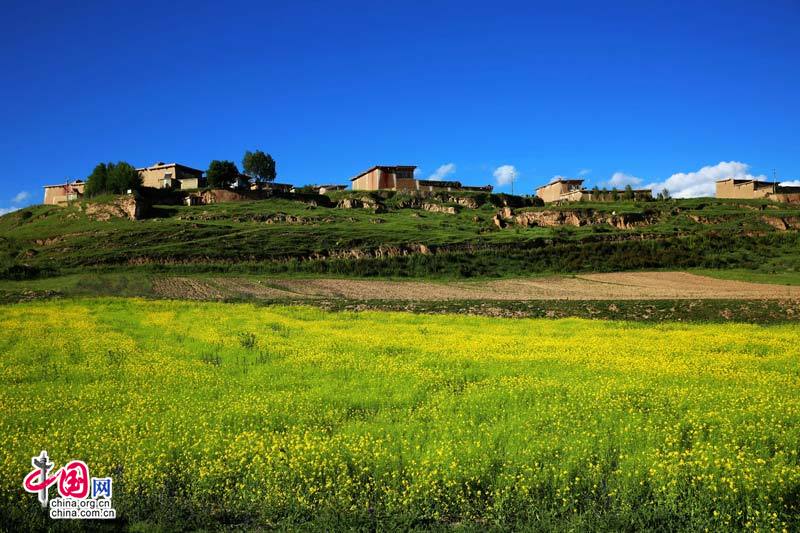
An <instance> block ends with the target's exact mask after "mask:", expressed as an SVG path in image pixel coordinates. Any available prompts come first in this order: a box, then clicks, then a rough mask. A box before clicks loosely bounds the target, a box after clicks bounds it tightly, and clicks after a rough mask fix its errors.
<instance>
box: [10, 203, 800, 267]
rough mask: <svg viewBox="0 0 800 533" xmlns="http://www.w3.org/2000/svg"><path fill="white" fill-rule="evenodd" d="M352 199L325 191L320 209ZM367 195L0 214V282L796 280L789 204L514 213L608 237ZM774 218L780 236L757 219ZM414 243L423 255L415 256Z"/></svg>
mask: <svg viewBox="0 0 800 533" xmlns="http://www.w3.org/2000/svg"><path fill="white" fill-rule="evenodd" d="M363 196H365V194H364V193H361V194H356V193H352V192H349V193H339V194H338V195H336V197H335V198H334V200H336V199H341V198H344V197H363ZM367 196H369V195H367ZM370 197H371V198H372V201H374V202H378V203H376V204H375V205H379V207H380V209H378V210H376V209H364V208H358V209H345V208H341V207H336V203H335V201H332V200H331V199H329V198H327V197H303V196H297V197H291V198H271V199H266V200H260V201H242V202H229V203H220V204H212V205H204V206H193V207H186V206H156V207H155V208H154V209H153V210H152V211H151V213H150V216H149V218H146V219H144V220H136V221H134V220H127V219H121V218H112V219H110V220H106V221H99V220H94V219H92V217H90V216H88V215H87V214H86V210H87V206H88V204H87V203H86V202H83V203H82V204H76V205H72V206H68V207H55V206H34V207H30V208H26V209H23V210H20V211H17V212H14V213H10V214H8V215H5V216H3V217H0V279H34V278H45V277H52V276H57V275H73V274H86V273H93V274H94V273H108V272H119V271H135V272H149V273H182V274H187V273H188V274H202V273H227V272H231V273H236V274H240V275H242V274H244V275H246V274H269V275H287V276H296V275H300V276H320V275H321V276H347V277H398V278H426V279H431V278H439V279H454V278H460V279H466V278H491V277H513V276H527V275H534V274H542V273H573V272H609V271H623V270H642V269H650V270H652V269H687V268H702V269H738V270H740V271H742V272H752V273H753V274H754V275H758V276H762V277H768V276H770V275H772V274H776V273H777V274H781V273H789V274H790V275H791V276H795V274H796V273H798V272H800V252H798V250H800V240H798V239H800V237H798V232H797V231H796V230H797V228H796V223H797V222H796V221H797V220H800V218H799V217H800V209H798V207H797V206H791V205H781V204H773V203H770V202H767V201H758V200H751V201H745V200H715V199H709V198H700V199H690V200H671V201H663V202H662V201H653V202H633V201H618V202H613V203H592V202H581V203H579V204H571V205H568V206H547V207H534V206H530V205H526V206H523V207H519V208H515V211H514V212H515V214H525V213H529V212H542V211H548V212H557V211H566V212H570V213H576V214H577V215H579V216H581V217H584V218H585V217H591V216H600V217H601V218H602V217H607V216H610V215H611V214H612V213H614V214H625V215H630V216H633V217H634V218H635V217H640V218H646V219H647V220H648V222H647V223H646V224H644V225H640V226H636V227H629V228H622V229H620V228H617V227H614V226H611V225H609V224H607V223H604V222H600V223H591V224H589V223H587V224H585V225H582V226H580V227H575V226H569V225H567V226H559V227H544V226H527V227H526V226H522V225H519V224H513V223H512V224H510V225H509V226H508V227H505V228H503V229H500V228H498V227H496V226H495V225H494V224H493V222H492V218H493V217H494V216H495V214H496V213H497V212H498V210H499V209H500V206H501V205H502V203H503V202H511V203H512V204H514V205H516V204H520V205H523V204H525V203H526V202H528V203H530V202H532V200H530V199H528V198H520V197H507V196H501V195H486V194H467V193H462V194H460V195H449V194H443V195H440V196H435V197H431V198H424V199H420V198H414V197H410V196H407V195H402V194H394V193H392V192H383V193H380V194H378V193H373V194H372V195H371V196H370ZM105 201H109V199H105ZM455 201H471V202H474V205H472V207H465V206H460V205H457V204H456V203H454V202H455ZM321 202H327V203H326V204H324V205H323V204H322V203H321ZM423 204H428V206H429V207H430V206H433V207H437V208H452V209H455V210H456V212H455V213H453V214H450V213H442V212H434V211H431V210H429V209H425V208H423V207H422V205H423ZM778 220H788V221H790V224H792V225H793V226H792V227H793V228H794V229H790V230H788V231H787V230H780V229H777V228H776V227H774V226H773V225H771V224H770V223H769V221H772V223H773V224H774V223H776V221H778ZM421 245H424V246H425V247H426V249H427V251H428V252H429V253H419V249H420V246H421Z"/></svg>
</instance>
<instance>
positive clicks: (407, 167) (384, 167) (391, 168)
mask: <svg viewBox="0 0 800 533" xmlns="http://www.w3.org/2000/svg"><path fill="white" fill-rule="evenodd" d="M378 168H379V169H381V170H386V171H390V172H391V171H395V170H411V171H413V170H414V169H415V168H417V166H416V165H375V166H373V167H370V168H368V169H367V170H365V171H364V172H361V173H359V174H356V175H355V176H353V177H352V178H350V181H355V180H357V179H358V178H360V177H361V176H363V175H364V174H368V173H370V172H372V171H373V170H375V169H378Z"/></svg>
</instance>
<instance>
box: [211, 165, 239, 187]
mask: <svg viewBox="0 0 800 533" xmlns="http://www.w3.org/2000/svg"><path fill="white" fill-rule="evenodd" d="M238 177H239V169H238V168H236V164H234V162H233V161H218V160H216V159H215V160H214V161H212V162H211V163H210V164H209V165H208V170H206V179H207V180H208V185H209V187H216V188H221V189H227V188H228V187H230V186H231V184H232V183H233V182H234V181H236V178H238Z"/></svg>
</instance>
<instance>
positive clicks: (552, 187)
mask: <svg viewBox="0 0 800 533" xmlns="http://www.w3.org/2000/svg"><path fill="white" fill-rule="evenodd" d="M622 192H623V191H618V194H622ZM536 196H538V197H539V198H541V199H542V201H543V202H544V203H546V204H549V203H553V202H580V201H589V200H592V201H595V202H608V201H612V200H614V196H613V193H609V192H608V191H606V192H596V191H595V192H593V191H590V190H588V189H585V188H584V187H583V180H569V179H557V180H555V181H552V182H550V183H548V184H547V185H542V186H541V187H538V188H537V189H536ZM652 197H653V191H651V190H650V189H634V190H633V199H634V200H649V199H651V198H652Z"/></svg>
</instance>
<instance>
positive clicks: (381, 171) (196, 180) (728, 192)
mask: <svg viewBox="0 0 800 533" xmlns="http://www.w3.org/2000/svg"><path fill="white" fill-rule="evenodd" d="M234 168H235V167H234ZM416 169H417V167H416V166H415V165H374V166H372V167H370V168H368V169H367V170H365V171H363V172H360V173H359V174H356V175H355V176H353V177H351V178H350V179H349V182H350V183H349V185H347V184H324V185H307V186H304V187H297V186H294V185H291V184H287V183H279V182H275V181H270V180H259V179H254V176H251V175H247V174H244V173H238V171H237V173H236V175H235V176H234V177H233V178H231V179H230V180H229V181H228V182H227V183H226V187H224V188H221V187H219V186H216V187H213V186H210V184H209V180H208V178H207V176H206V172H205V171H203V170H199V169H196V168H192V167H190V166H188V165H183V164H180V163H164V162H162V161H159V162H156V163H154V164H153V165H151V166H148V167H141V168H137V169H136V172H137V173H138V177H139V180H140V184H141V187H142V188H146V189H150V190H157V191H162V192H178V193H182V194H180V195H179V197H180V199H181V202H183V203H185V204H186V205H202V204H210V203H216V202H220V201H236V200H249V199H261V198H265V197H268V196H270V195H272V194H274V193H288V194H293V193H300V192H303V193H317V194H327V193H329V192H334V191H345V190H352V191H364V192H368V191H399V192H406V193H412V194H420V195H424V194H426V193H435V192H483V193H491V192H492V191H493V187H492V186H491V185H483V186H471V185H464V184H462V183H461V182H460V181H444V180H431V179H428V180H425V179H418V178H416V177H414V173H415V170H416ZM583 183H584V180H581V179H564V178H559V179H555V180H553V181H551V182H550V183H547V184H545V185H542V186H540V187H538V188H536V190H535V194H534V196H533V198H534V199H538V200H540V201H541V202H542V203H545V204H566V203H573V202H585V201H593V202H612V201H617V200H636V201H650V200H652V199H653V193H652V191H651V190H650V189H631V188H630V187H628V188H626V189H625V190H617V189H611V190H610V191H609V190H607V189H602V190H601V189H599V188H597V187H595V188H593V189H591V190H590V189H587V188H585V187H584V186H583ZM86 185H87V183H86V181H84V180H80V179H79V180H73V181H68V182H65V183H60V184H55V185H45V186H44V201H43V203H44V204H47V205H63V204H67V203H69V202H72V201H75V200H80V199H82V198H83V197H84V195H85V194H86ZM126 192H128V193H132V192H133V191H132V190H128V191H126ZM664 195H668V193H667V192H666V191H665V192H664V193H660V197H661V196H664ZM667 197H668V196H667ZM716 197H717V198H734V199H768V200H773V201H776V202H782V203H800V187H785V186H781V185H779V184H778V183H777V182H768V181H760V180H752V179H748V180H741V179H734V178H726V179H722V180H719V181H717V183H716Z"/></svg>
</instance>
